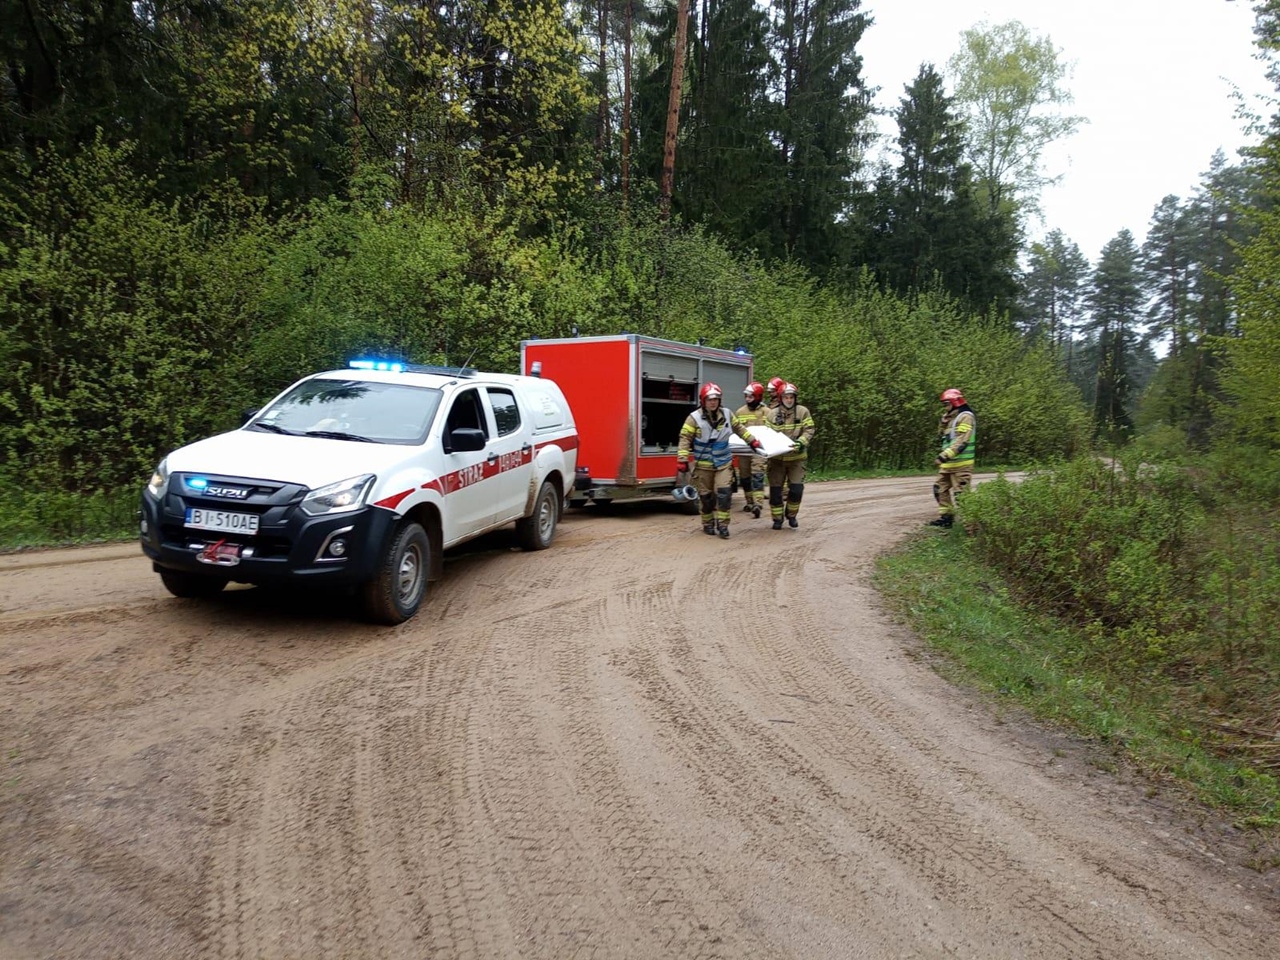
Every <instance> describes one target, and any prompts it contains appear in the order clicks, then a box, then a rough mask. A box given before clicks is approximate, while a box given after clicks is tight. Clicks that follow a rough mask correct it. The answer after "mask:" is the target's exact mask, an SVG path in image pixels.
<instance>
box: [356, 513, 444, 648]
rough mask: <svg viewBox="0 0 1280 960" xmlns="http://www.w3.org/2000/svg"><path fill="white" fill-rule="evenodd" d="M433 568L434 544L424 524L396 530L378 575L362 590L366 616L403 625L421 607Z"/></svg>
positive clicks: (387, 622)
mask: <svg viewBox="0 0 1280 960" xmlns="http://www.w3.org/2000/svg"><path fill="white" fill-rule="evenodd" d="M430 569H431V545H430V543H429V542H428V540H427V531H425V530H423V529H422V525H421V524H417V523H406V524H405V525H404V526H402V527H401V528H400V529H399V530H397V531H396V534H395V536H394V537H392V538H391V545H390V546H389V547H388V548H387V553H386V556H384V557H383V558H382V563H381V564H379V566H378V575H377V576H376V577H374V579H373V580H371V581H370V582H369V583H366V584H365V585H364V586H363V587H362V588H361V597H360V599H361V601H362V605H363V607H364V613H365V616H366V617H368V618H369V619H370V620H371V621H373V622H374V623H382V624H386V625H387V626H395V625H396V624H397V623H404V622H405V621H406V620H408V619H409V618H410V617H412V616H413V615H414V614H415V613H417V612H418V607H420V606H421V605H422V599H423V597H425V596H426V593H427V573H428V571H429V570H430Z"/></svg>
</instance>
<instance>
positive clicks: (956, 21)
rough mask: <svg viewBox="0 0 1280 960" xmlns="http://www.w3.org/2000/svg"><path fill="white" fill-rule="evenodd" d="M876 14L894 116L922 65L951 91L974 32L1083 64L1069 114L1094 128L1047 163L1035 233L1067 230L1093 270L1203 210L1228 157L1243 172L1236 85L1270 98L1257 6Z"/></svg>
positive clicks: (1171, 4) (872, 71)
mask: <svg viewBox="0 0 1280 960" xmlns="http://www.w3.org/2000/svg"><path fill="white" fill-rule="evenodd" d="M863 10H864V11H865V12H866V13H868V14H870V16H871V17H872V18H873V19H874V20H875V23H874V25H873V26H872V27H871V28H870V29H869V30H868V31H867V32H866V34H865V35H864V37H863V40H862V43H861V44H859V52H860V53H861V54H862V56H863V76H864V78H865V79H866V82H867V83H868V84H870V85H871V86H877V87H879V88H880V93H879V96H878V97H877V100H876V102H877V104H878V105H880V106H882V107H886V108H894V107H896V106H897V105H898V102H899V100H900V99H901V98H902V96H903V94H904V91H903V88H904V86H905V85H906V84H908V83H910V82H911V81H912V80H914V79H915V76H916V73H917V72H918V70H919V68H920V64H921V63H922V62H931V63H933V64H934V65H935V66H936V67H937V68H938V71H939V72H940V73H942V74H943V76H944V77H946V75H947V74H946V64H947V61H948V60H949V59H950V58H951V56H952V55H953V54H954V53H955V52H956V51H957V50H959V48H960V34H961V32H962V31H964V30H967V29H969V28H970V27H972V26H975V25H976V24H978V23H980V22H983V21H985V22H987V23H989V24H993V25H994V24H997V23H1004V22H1006V21H1009V20H1018V21H1021V22H1022V23H1023V24H1025V25H1026V26H1027V27H1028V28H1029V29H1030V30H1031V31H1032V32H1033V33H1034V34H1037V35H1039V36H1046V35H1047V36H1048V37H1049V38H1050V39H1051V40H1052V41H1053V44H1054V46H1055V47H1057V48H1058V49H1059V50H1060V51H1061V54H1060V57H1061V59H1062V61H1063V62H1066V63H1068V64H1072V75H1071V76H1070V78H1069V79H1068V80H1067V81H1066V84H1067V86H1068V88H1069V89H1070V90H1071V92H1072V94H1073V96H1074V97H1075V102H1074V104H1072V105H1071V106H1070V107H1069V108H1067V109H1068V110H1069V111H1070V112H1071V113H1075V114H1078V115H1080V116H1083V117H1086V118H1087V119H1088V120H1089V123H1087V124H1084V125H1082V126H1081V128H1080V130H1079V131H1078V132H1077V133H1075V134H1074V135H1073V136H1071V137H1070V138H1068V139H1067V140H1065V141H1063V142H1061V143H1059V144H1057V145H1055V146H1054V147H1052V148H1050V150H1049V151H1047V152H1046V155H1045V161H1046V163H1045V172H1046V173H1048V174H1049V175H1051V176H1054V175H1057V174H1062V181H1061V184H1060V185H1058V186H1053V187H1048V188H1046V190H1045V192H1044V194H1043V196H1042V199H1041V205H1042V207H1043V208H1044V214H1045V224H1044V225H1041V224H1038V223H1034V222H1033V223H1032V224H1030V227H1029V231H1028V232H1029V235H1030V236H1031V237H1032V238H1034V239H1039V238H1040V237H1041V236H1043V234H1044V233H1046V232H1047V231H1048V230H1049V229H1052V228H1054V227H1056V228H1058V229H1060V230H1062V232H1063V233H1064V234H1066V236H1067V237H1068V239H1070V240H1074V241H1075V242H1076V243H1077V244H1079V245H1080V250H1081V252H1082V253H1083V254H1084V255H1085V256H1086V257H1087V258H1088V259H1089V260H1090V262H1095V261H1096V260H1097V258H1098V253H1099V252H1100V251H1101V249H1102V246H1103V245H1104V244H1105V243H1106V242H1107V241H1108V240H1110V239H1111V238H1112V237H1114V236H1115V235H1116V234H1117V233H1119V232H1120V230H1121V229H1123V228H1126V227H1127V228H1128V229H1129V230H1130V231H1132V232H1133V235H1134V237H1135V238H1136V239H1137V241H1138V243H1139V244H1141V242H1142V240H1143V238H1144V237H1145V236H1146V232H1147V225H1148V222H1149V221H1150V219H1151V213H1152V211H1153V210H1154V209H1155V206H1156V205H1157V204H1158V203H1159V202H1160V200H1161V199H1162V198H1163V197H1164V196H1166V195H1167V194H1175V195H1177V196H1179V197H1183V198H1186V197H1188V196H1190V194H1191V193H1192V191H1193V190H1194V188H1195V187H1196V185H1197V184H1198V183H1199V182H1200V175H1201V173H1203V172H1204V171H1205V170H1207V169H1208V167H1209V161H1210V159H1211V158H1212V156H1213V152H1214V151H1215V150H1216V149H1218V148H1219V147H1221V148H1222V149H1223V150H1224V151H1225V152H1226V154H1227V160H1228V162H1229V163H1234V162H1235V161H1236V160H1237V155H1236V151H1237V150H1238V149H1239V148H1240V147H1241V146H1243V145H1245V144H1246V143H1248V142H1250V141H1249V137H1248V135H1247V134H1246V133H1245V132H1244V130H1243V126H1242V122H1241V121H1240V120H1238V119H1236V117H1235V105H1234V102H1233V101H1232V99H1231V89H1232V84H1234V85H1235V86H1237V87H1239V88H1240V90H1241V91H1242V92H1244V93H1245V94H1247V95H1250V96H1253V95H1255V94H1268V93H1269V92H1270V88H1269V87H1268V85H1267V83H1266V80H1265V77H1264V71H1265V67H1264V66H1263V64H1262V63H1260V62H1259V61H1258V60H1256V59H1254V58H1253V55H1254V53H1255V52H1256V48H1255V47H1254V45H1253V10H1252V3H1250V2H1249V0H1069V2H1063V0H1058V2H1050V0H863ZM948 92H950V86H948ZM1260 112H1262V113H1264V114H1269V113H1270V110H1262V111H1260ZM885 123H887V127H886V128H885V129H886V130H887V131H888V132H891V133H892V134H893V135H894V136H896V134H897V126H896V124H894V123H893V121H892V120H891V119H890V120H886V121H885Z"/></svg>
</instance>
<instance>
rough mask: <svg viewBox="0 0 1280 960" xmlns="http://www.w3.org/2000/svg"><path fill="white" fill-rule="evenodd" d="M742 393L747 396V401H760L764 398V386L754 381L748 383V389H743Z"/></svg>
mask: <svg viewBox="0 0 1280 960" xmlns="http://www.w3.org/2000/svg"><path fill="white" fill-rule="evenodd" d="M742 395H743V396H744V397H746V398H747V403H752V402H755V403H759V402H760V401H761V400H762V399H763V398H764V387H763V386H762V385H761V384H759V383H756V382H755V381H752V382H751V383H748V384H747V387H746V389H745V390H743V391H742Z"/></svg>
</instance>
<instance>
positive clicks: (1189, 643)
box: [878, 449, 1280, 868]
mask: <svg viewBox="0 0 1280 960" xmlns="http://www.w3.org/2000/svg"><path fill="white" fill-rule="evenodd" d="M1277 480H1280V474H1277V473H1276V471H1275V469H1274V467H1270V466H1268V465H1264V464H1258V463H1257V462H1256V461H1255V460H1252V459H1251V458H1250V457H1249V456H1248V453H1247V451H1242V450H1240V449H1232V450H1227V449H1223V450H1221V451H1220V452H1219V453H1218V454H1217V455H1216V456H1212V457H1208V458H1206V460H1205V461H1204V462H1203V463H1202V464H1201V465H1200V466H1199V468H1198V469H1189V468H1188V467H1187V466H1186V465H1185V464H1179V463H1176V462H1174V461H1172V460H1163V461H1162V460H1159V459H1156V458H1153V455H1152V452H1151V451H1149V450H1148V451H1145V452H1144V451H1142V450H1139V449H1133V450H1130V451H1128V452H1126V453H1124V454H1122V455H1121V456H1120V457H1118V458H1117V459H1116V460H1114V461H1107V460H1102V459H1099V458H1095V457H1087V458H1080V459H1077V460H1075V461H1072V462H1070V463H1066V464H1062V465H1059V466H1058V467H1056V468H1053V469H1046V470H1042V471H1037V472H1033V473H1031V474H1030V475H1029V476H1027V477H1026V478H1025V479H1023V480H1022V481H1021V482H1019V483H1016V484H1015V483H1011V482H1008V481H1006V480H1004V479H1003V477H1001V478H999V479H996V480H991V481H988V482H986V483H983V484H980V485H979V486H978V487H977V488H976V489H975V490H974V491H973V492H972V493H971V494H969V495H968V496H967V498H966V499H965V500H964V502H963V504H962V507H961V520H962V523H960V524H957V526H956V527H955V528H953V530H952V531H950V532H949V533H947V534H944V535H933V536H929V535H926V536H922V537H920V538H917V539H916V540H914V541H913V542H912V543H910V544H909V545H908V546H907V547H906V548H905V550H904V551H902V552H901V553H898V554H896V555H894V556H890V557H886V558H885V559H884V560H883V561H882V562H881V564H880V567H879V571H878V578H879V582H880V585H881V587H882V589H883V590H884V591H885V593H886V594H887V595H888V596H889V597H891V598H892V600H893V601H894V603H895V604H896V606H897V608H898V609H899V610H900V611H901V612H902V614H903V615H904V616H905V617H906V618H907V619H908V620H909V621H910V622H911V623H912V624H914V625H915V626H916V627H917V628H918V629H919V630H920V632H921V634H922V635H923V636H924V637H925V638H926V639H927V640H928V641H929V643H931V644H932V645H934V646H935V647H937V648H938V649H939V650H941V651H943V652H944V653H945V654H947V656H948V657H949V658H951V663H952V665H953V667H954V669H955V672H956V673H957V674H958V675H960V676H963V677H965V678H967V679H968V680H970V681H971V682H974V683H976V684H978V685H979V686H981V687H982V688H984V689H987V690H989V691H993V692H995V693H996V694H998V695H999V696H1001V697H1007V698H1010V699H1012V700H1014V701H1016V702H1018V703H1020V704H1022V705H1024V706H1026V707H1028V708H1030V709H1031V710H1032V711H1033V712H1034V713H1035V714H1036V715H1037V716H1040V717H1042V718H1046V719H1050V720H1053V721H1058V722H1062V723H1064V724H1067V725H1068V726H1070V727H1071V728H1073V729H1074V730H1076V731H1078V732H1080V733H1082V734H1084V735H1086V736H1090V737H1094V738H1096V739H1097V740H1099V741H1100V742H1102V743H1104V744H1108V745H1113V746H1114V747H1115V748H1116V749H1117V750H1118V751H1121V752H1122V753H1123V754H1125V755H1126V756H1128V757H1129V758H1131V759H1132V760H1133V761H1134V762H1136V763H1137V764H1138V765H1139V766H1140V767H1141V768H1142V769H1143V770H1144V771H1146V772H1147V774H1149V775H1150V776H1151V777H1152V778H1153V781H1154V782H1157V783H1158V782H1160V781H1162V780H1172V781H1177V782H1179V783H1180V784H1182V785H1183V786H1184V787H1186V788H1189V789H1190V790H1192V791H1194V792H1195V793H1196V794H1198V796H1199V797H1200V798H1201V799H1202V800H1205V801H1207V802H1209V803H1212V804H1214V805H1217V806H1220V807H1223V808H1226V809H1228V810H1230V811H1231V813H1232V815H1233V817H1234V819H1235V821H1236V823H1237V825H1238V826H1240V827H1242V828H1253V829H1258V830H1262V831H1264V832H1265V834H1266V835H1267V836H1269V837H1271V838H1275V837H1277V836H1280V831H1278V830H1277V828H1280V736H1278V735H1277V734H1278V733H1280V731H1277V727H1276V724H1277V720H1278V718H1280V524H1277V519H1276V517H1275V514H1274V511H1273V510H1271V509H1270V508H1269V503H1271V502H1274V500H1273V498H1274V494H1275V489H1274V487H1275V483H1276V482H1277ZM1257 865H1258V866H1259V867H1260V868H1269V867H1271V866H1277V865H1280V864H1275V863H1272V862H1270V861H1269V860H1267V859H1266V858H1265V857H1264V858H1262V859H1260V860H1259V862H1258V864H1257Z"/></svg>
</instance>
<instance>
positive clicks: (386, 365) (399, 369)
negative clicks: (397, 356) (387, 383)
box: [347, 360, 404, 373]
mask: <svg viewBox="0 0 1280 960" xmlns="http://www.w3.org/2000/svg"><path fill="white" fill-rule="evenodd" d="M347 366H348V367H350V368H352V369H353V370H386V371H387V372H389V373H403V372H404V364H403V363H399V362H398V361H393V360H352V361H350V362H348V363H347Z"/></svg>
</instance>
